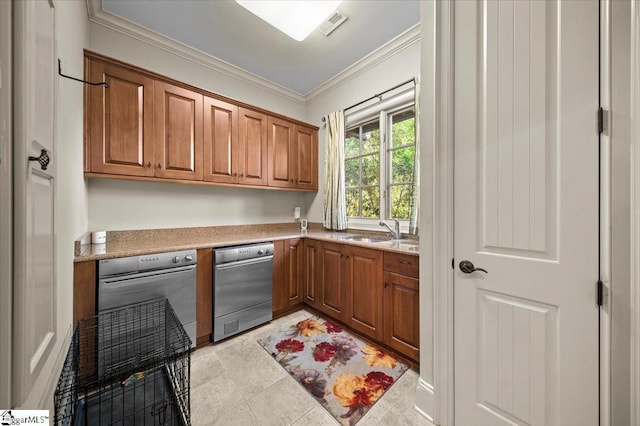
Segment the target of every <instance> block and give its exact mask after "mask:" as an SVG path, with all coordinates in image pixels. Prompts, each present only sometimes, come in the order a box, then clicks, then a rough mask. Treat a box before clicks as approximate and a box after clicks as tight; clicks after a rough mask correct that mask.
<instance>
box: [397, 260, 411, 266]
mask: <svg viewBox="0 0 640 426" xmlns="http://www.w3.org/2000/svg"><path fill="white" fill-rule="evenodd" d="M398 262H400V263H402V264H403V265H411V262H409V261H408V260H400V259H398Z"/></svg>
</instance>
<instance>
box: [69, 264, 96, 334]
mask: <svg viewBox="0 0 640 426" xmlns="http://www.w3.org/2000/svg"><path fill="white" fill-rule="evenodd" d="M97 266H98V262H96V261H88V262H76V263H74V264H73V324H75V323H76V322H77V321H78V320H80V319H82V318H89V317H92V316H94V315H95V314H96V312H97V311H96V304H97V302H98V299H97V296H98V294H97V286H98V281H97V279H98V278H97V277H98V271H97Z"/></svg>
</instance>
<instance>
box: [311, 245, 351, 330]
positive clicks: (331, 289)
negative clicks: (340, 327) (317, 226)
mask: <svg viewBox="0 0 640 426" xmlns="http://www.w3.org/2000/svg"><path fill="white" fill-rule="evenodd" d="M342 249H343V246H342V245H341V244H333V243H322V245H321V246H320V272H319V276H320V295H319V297H320V302H319V303H318V306H317V307H318V309H319V310H321V311H323V312H325V313H327V314H328V315H331V316H333V317H335V318H336V319H339V320H344V319H345V308H346V306H347V300H346V299H347V289H346V286H345V285H344V280H345V271H344V268H345V262H343V259H344V256H345V255H344V254H343V253H342Z"/></svg>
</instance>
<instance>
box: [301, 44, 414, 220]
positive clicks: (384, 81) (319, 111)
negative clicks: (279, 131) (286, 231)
mask: <svg viewBox="0 0 640 426" xmlns="http://www.w3.org/2000/svg"><path fill="white" fill-rule="evenodd" d="M419 72H420V43H419V41H417V42H415V43H413V44H412V45H410V46H407V47H405V48H404V49H402V50H398V51H396V52H393V53H392V54H391V55H389V56H388V57H386V58H385V59H384V60H383V61H381V62H379V63H378V64H376V65H375V66H373V67H371V68H369V69H368V70H366V71H365V72H363V73H361V74H359V75H357V76H356V77H354V78H352V79H351V80H348V81H346V82H345V83H343V84H342V85H340V86H338V87H336V88H334V89H332V90H329V91H327V92H324V93H322V94H321V95H319V96H316V97H314V98H313V99H311V100H309V102H308V103H307V116H306V121H307V122H309V123H311V124H315V125H316V126H318V127H320V131H319V133H318V146H319V149H320V152H319V156H318V168H319V176H318V182H319V185H318V194H320V195H319V196H318V197H315V198H314V200H313V202H312V203H311V205H310V206H309V220H310V221H312V222H322V212H323V197H322V194H323V193H324V146H325V143H324V142H325V141H324V138H325V129H324V125H323V123H322V117H323V116H325V115H327V114H329V113H331V112H334V111H337V110H339V109H344V108H346V107H348V106H350V105H353V104H355V103H357V102H360V101H362V100H364V99H367V98H369V97H370V96H373V95H374V94H376V93H380V92H383V91H385V90H387V89H389V88H391V87H393V86H395V85H396V84H399V83H402V82H403V81H406V80H409V79H410V78H412V77H416V76H417V75H418V73H419Z"/></svg>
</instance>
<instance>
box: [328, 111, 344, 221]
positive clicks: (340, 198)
mask: <svg viewBox="0 0 640 426" xmlns="http://www.w3.org/2000/svg"><path fill="white" fill-rule="evenodd" d="M325 119H326V123H327V131H326V132H325V135H326V137H325V168H324V179H325V180H324V227H325V228H327V229H333V230H336V231H340V230H343V229H347V201H346V195H345V188H344V185H345V183H344V113H343V112H342V111H336V112H332V113H331V114H329V115H327V116H326V118H325Z"/></svg>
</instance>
